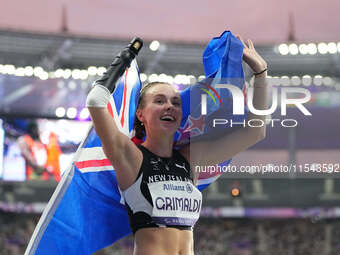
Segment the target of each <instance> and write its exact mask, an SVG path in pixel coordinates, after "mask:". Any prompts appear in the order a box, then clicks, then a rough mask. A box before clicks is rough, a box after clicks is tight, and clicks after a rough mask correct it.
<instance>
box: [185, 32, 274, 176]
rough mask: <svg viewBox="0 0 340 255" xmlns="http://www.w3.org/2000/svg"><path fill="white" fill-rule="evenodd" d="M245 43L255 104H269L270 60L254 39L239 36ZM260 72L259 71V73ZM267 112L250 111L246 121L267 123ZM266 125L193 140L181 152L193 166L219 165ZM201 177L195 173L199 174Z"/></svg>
mask: <svg viewBox="0 0 340 255" xmlns="http://www.w3.org/2000/svg"><path fill="white" fill-rule="evenodd" d="M237 37H238V39H240V40H241V41H242V43H243V45H244V50H243V60H244V61H245V62H246V63H247V64H248V65H249V67H250V68H251V69H252V70H253V72H254V74H255V81H254V97H253V106H254V107H255V108H256V109H257V110H263V109H266V107H267V81H266V77H267V63H266V61H265V60H264V59H263V58H262V57H261V56H260V55H259V54H258V53H257V52H256V50H255V48H254V45H253V43H252V41H251V40H248V45H247V44H246V43H245V42H244V41H243V39H242V38H241V37H239V36H237ZM257 73H260V74H257ZM265 117H266V116H260V115H255V114H253V113H251V112H249V113H248V116H247V120H246V123H248V120H250V119H261V120H262V121H263V123H265ZM265 133H266V125H265V124H264V125H263V126H262V127H250V126H245V127H243V128H239V129H237V130H236V131H234V132H232V133H230V134H226V135H224V136H223V135H221V136H219V137H218V138H215V139H212V140H203V141H197V142H193V143H191V145H190V147H189V145H188V146H186V147H184V148H183V149H182V150H181V152H182V154H183V155H184V156H185V157H186V158H187V159H188V160H189V162H190V163H191V165H192V169H195V166H197V165H201V166H203V165H216V164H219V163H222V162H224V161H226V160H227V159H229V158H232V157H233V156H234V155H236V154H237V153H239V152H241V151H244V150H246V149H247V148H248V147H250V146H252V145H254V144H256V143H257V142H259V141H260V140H262V139H263V138H264V137H265ZM197 177H198V175H197V173H196V178H197Z"/></svg>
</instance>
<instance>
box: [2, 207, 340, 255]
mask: <svg viewBox="0 0 340 255" xmlns="http://www.w3.org/2000/svg"><path fill="white" fill-rule="evenodd" d="M37 221H38V216H35V215H18V214H7V213H1V214H0V251H1V252H0V254H1V255H23V254H24V251H25V248H26V246H27V244H28V241H29V239H30V237H31V235H32V233H33V230H34V227H35V225H36V223H37ZM194 235H195V255H206V254H209V255H211V254H214V255H260V254H261V255H267V254H268V255H271V254H275V255H335V254H340V221H339V220H338V221H334V220H333V221H320V220H319V221H315V220H314V221H312V220H310V219H287V220H260V219H252V220H250V219H206V218H205V219H204V218H202V219H200V221H199V223H198V224H197V225H196V226H195V232H194ZM132 253H133V237H132V236H131V235H130V236H128V237H126V238H124V239H122V240H120V241H118V242H116V243H115V244H114V245H112V246H110V247H107V248H105V249H102V250H101V251H98V252H96V253H95V254H96V255H126V254H132Z"/></svg>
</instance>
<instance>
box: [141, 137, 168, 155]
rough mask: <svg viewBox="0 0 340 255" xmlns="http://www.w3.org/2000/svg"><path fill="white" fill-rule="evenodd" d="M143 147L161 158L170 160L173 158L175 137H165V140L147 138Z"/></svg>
mask: <svg viewBox="0 0 340 255" xmlns="http://www.w3.org/2000/svg"><path fill="white" fill-rule="evenodd" d="M142 145H143V146H144V147H145V148H147V149H148V150H149V151H151V152H152V153H154V154H156V155H158V156H160V157H166V158H170V157H171V156H172V148H173V137H171V138H170V137H169V138H168V137H163V139H161V138H159V139H156V138H152V137H149V138H148V137H147V138H146V140H145V142H144V143H142Z"/></svg>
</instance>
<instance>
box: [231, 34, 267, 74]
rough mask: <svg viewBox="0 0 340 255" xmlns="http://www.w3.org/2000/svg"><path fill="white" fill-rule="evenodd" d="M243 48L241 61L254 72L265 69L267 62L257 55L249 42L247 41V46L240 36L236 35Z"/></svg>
mask: <svg viewBox="0 0 340 255" xmlns="http://www.w3.org/2000/svg"><path fill="white" fill-rule="evenodd" d="M236 38H237V39H239V40H240V41H241V42H242V44H243V46H244V49H243V60H244V62H246V63H247V64H248V66H249V67H250V68H251V69H252V70H253V71H254V72H255V73H259V72H261V71H263V70H265V69H266V68H267V62H266V61H265V60H264V59H263V58H262V57H261V56H260V55H259V54H258V53H257V51H256V50H255V48H254V44H253V42H252V41H251V40H249V39H248V40H247V43H248V45H247V44H246V43H245V42H244V40H243V39H242V37H241V36H239V35H237V36H236Z"/></svg>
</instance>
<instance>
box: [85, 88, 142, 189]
mask: <svg viewBox="0 0 340 255" xmlns="http://www.w3.org/2000/svg"><path fill="white" fill-rule="evenodd" d="M110 97H111V94H110V92H109V90H108V89H107V88H106V87H104V86H101V85H96V86H95V87H94V88H93V89H92V90H91V91H90V93H89V95H88V97H87V107H88V109H89V112H90V115H91V119H92V122H93V126H94V128H95V130H96V132H97V134H98V136H99V138H100V140H101V143H102V148H103V150H104V153H105V155H106V157H107V158H108V159H109V160H110V162H111V164H112V166H113V167H114V169H115V171H116V175H117V180H118V184H119V186H120V188H121V189H126V188H128V187H129V186H130V185H131V184H132V183H133V182H134V180H135V179H136V176H137V170H138V169H139V165H138V163H139V164H141V159H142V155H141V153H140V151H139V150H138V148H137V147H136V146H135V145H134V143H133V142H131V141H130V139H129V138H128V137H127V136H126V135H124V134H123V133H121V132H120V131H119V129H118V127H117V126H116V123H115V122H114V119H113V118H112V117H111V115H110V113H109V111H108V110H107V103H108V102H109V99H110ZM136 159H137V160H136Z"/></svg>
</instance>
